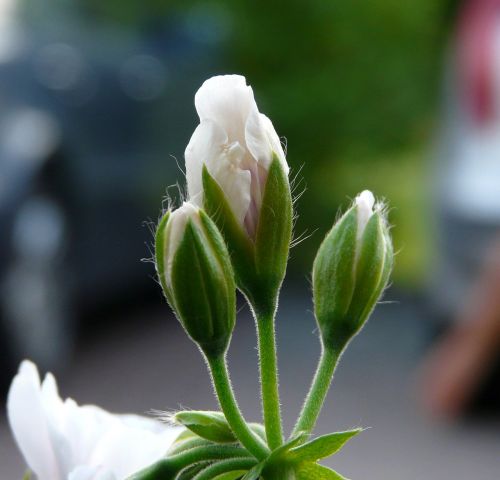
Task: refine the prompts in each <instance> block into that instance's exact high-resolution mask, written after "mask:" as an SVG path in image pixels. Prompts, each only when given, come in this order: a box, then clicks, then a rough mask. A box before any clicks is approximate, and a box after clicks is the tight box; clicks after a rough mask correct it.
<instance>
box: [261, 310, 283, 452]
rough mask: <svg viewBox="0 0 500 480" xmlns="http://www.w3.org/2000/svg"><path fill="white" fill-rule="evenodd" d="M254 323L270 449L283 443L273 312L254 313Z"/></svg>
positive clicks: (263, 407)
mask: <svg viewBox="0 0 500 480" xmlns="http://www.w3.org/2000/svg"><path fill="white" fill-rule="evenodd" d="M256 323H257V337H258V342H259V359H260V386H261V391H262V410H263V413H264V425H265V427H266V437H267V443H268V444H269V447H270V448H271V450H274V449H275V448H277V447H279V446H280V445H281V444H282V443H283V427H282V424H281V412H280V397H279V389H278V365H277V358H276V333H275V321H274V314H271V315H261V314H259V313H256Z"/></svg>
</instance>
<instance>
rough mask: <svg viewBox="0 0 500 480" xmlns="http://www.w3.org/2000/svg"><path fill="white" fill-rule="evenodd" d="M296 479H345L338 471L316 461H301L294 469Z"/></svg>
mask: <svg viewBox="0 0 500 480" xmlns="http://www.w3.org/2000/svg"><path fill="white" fill-rule="evenodd" d="M296 477H297V480H347V479H346V478H345V477H343V476H342V475H340V474H339V473H337V472H335V471H334V470H331V469H330V468H327V467H324V466H323V465H318V464H317V463H303V464H301V465H300V466H299V467H298V468H297V469H296Z"/></svg>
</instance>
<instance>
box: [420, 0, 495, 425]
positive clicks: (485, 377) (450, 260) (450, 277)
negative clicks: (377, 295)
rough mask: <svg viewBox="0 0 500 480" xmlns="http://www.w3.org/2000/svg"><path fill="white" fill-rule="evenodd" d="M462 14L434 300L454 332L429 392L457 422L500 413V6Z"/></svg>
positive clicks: (430, 376)
mask: <svg viewBox="0 0 500 480" xmlns="http://www.w3.org/2000/svg"><path fill="white" fill-rule="evenodd" d="M462 7H463V8H462V9H461V11H460V14H459V18H458V21H457V29H456V34H455V37H454V40H453V43H452V48H451V52H450V56H449V62H448V65H447V70H446V81H445V105H444V106H445V109H444V122H443V128H442V131H441V138H440V149H439V152H438V160H439V168H438V175H437V179H438V180H437V183H436V191H437V195H436V200H437V207H438V208H437V213H438V217H437V226H438V252H437V257H436V261H435V262H434V266H435V267H434V269H433V271H432V273H433V277H432V289H431V292H432V293H431V295H430V298H431V304H432V310H433V312H434V315H435V317H436V318H437V319H438V320H439V321H440V322H441V323H442V324H443V325H442V326H443V328H445V329H446V332H445V334H444V336H443V338H442V340H440V342H439V343H438V345H437V347H435V351H434V353H433V354H432V357H431V358H430V359H429V360H428V362H427V367H426V372H425V375H424V376H425V381H424V393H423V395H424V401H425V403H426V405H427V407H428V408H429V409H430V410H432V411H434V412H435V413H438V414H444V415H447V416H451V417H456V416H459V415H461V414H463V413H464V412H465V411H466V410H467V409H471V408H472V409H474V410H477V409H479V410H484V408H486V407H488V409H490V410H491V409H492V410H494V411H496V412H497V413H498V412H500V389H499V385H500V383H499V381H498V380H499V378H500V368H498V366H500V303H499V302H498V299H499V298H500V248H498V242H499V241H500V1H499V0H468V1H466V2H464V3H463V6H462ZM496 364H498V366H497V367H496V368H495V365H496Z"/></svg>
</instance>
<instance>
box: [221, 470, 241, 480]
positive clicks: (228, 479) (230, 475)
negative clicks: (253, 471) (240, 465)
mask: <svg viewBox="0 0 500 480" xmlns="http://www.w3.org/2000/svg"><path fill="white" fill-rule="evenodd" d="M243 475H245V470H236V471H234V472H227V473H223V474H222V475H219V476H217V477H215V478H214V480H239V479H241V477H243Z"/></svg>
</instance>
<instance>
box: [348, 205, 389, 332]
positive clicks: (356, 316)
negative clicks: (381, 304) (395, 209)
mask: <svg viewBox="0 0 500 480" xmlns="http://www.w3.org/2000/svg"><path fill="white" fill-rule="evenodd" d="M383 222H384V220H383V219H382V217H381V215H380V213H378V212H375V213H373V215H372V216H371V217H370V219H369V220H368V223H367V224H366V227H365V230H364V232H363V236H362V238H361V241H360V245H359V253H358V255H359V258H358V261H357V264H356V272H355V277H356V288H355V291H354V295H353V297H352V300H351V307H350V308H349V311H348V313H347V317H348V318H350V319H351V320H352V321H353V322H355V323H356V332H355V333H357V332H358V331H359V329H360V328H361V327H362V326H363V325H364V323H365V322H366V320H367V318H368V316H369V315H370V313H371V311H372V310H373V308H374V307H375V304H376V302H377V300H378V298H379V297H380V294H381V293H382V290H383V289H384V288H385V286H386V283H387V280H388V276H389V274H390V269H389V270H388V269H387V268H386V267H388V266H390V261H391V260H390V259H389V257H388V252H387V248H386V245H387V240H386V236H385V234H384V229H385V227H384V224H383ZM389 244H390V241H389ZM390 258H391V259H392V255H391V256H390Z"/></svg>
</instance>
